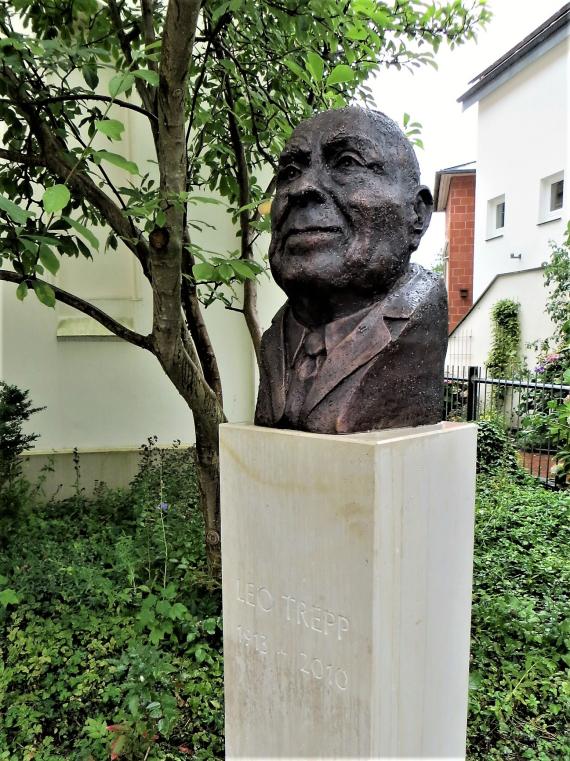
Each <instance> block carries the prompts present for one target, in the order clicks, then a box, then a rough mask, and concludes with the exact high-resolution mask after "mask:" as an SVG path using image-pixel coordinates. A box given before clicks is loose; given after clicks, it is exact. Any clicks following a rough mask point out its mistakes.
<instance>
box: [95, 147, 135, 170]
mask: <svg viewBox="0 0 570 761" xmlns="http://www.w3.org/2000/svg"><path fill="white" fill-rule="evenodd" d="M92 154H93V158H94V159H95V160H96V161H97V163H99V162H100V161H108V162H109V163H110V164H114V165H115V166H118V167H119V169H124V170H125V171H126V172H129V173H130V174H140V172H139V168H138V166H137V165H136V164H135V162H134V161H129V160H128V159H125V158H123V156H119V154H118V153H111V152H110V151H93V152H92Z"/></svg>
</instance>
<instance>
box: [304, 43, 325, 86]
mask: <svg viewBox="0 0 570 761" xmlns="http://www.w3.org/2000/svg"><path fill="white" fill-rule="evenodd" d="M307 69H308V71H309V72H310V74H311V76H312V78H313V79H314V80H315V82H320V81H321V80H322V78H323V72H324V70H325V62H324V61H323V59H322V58H321V57H320V55H319V54H318V53H315V52H314V51H313V50H309V52H308V53H307Z"/></svg>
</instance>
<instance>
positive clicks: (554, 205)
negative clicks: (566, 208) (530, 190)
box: [550, 180, 564, 211]
mask: <svg viewBox="0 0 570 761" xmlns="http://www.w3.org/2000/svg"><path fill="white" fill-rule="evenodd" d="M563 203H564V180H558V182H553V183H552V185H551V186H550V211H556V210H557V209H561V208H562V204H563Z"/></svg>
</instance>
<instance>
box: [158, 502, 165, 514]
mask: <svg viewBox="0 0 570 761" xmlns="http://www.w3.org/2000/svg"><path fill="white" fill-rule="evenodd" d="M156 509H157V510H162V512H163V513H167V512H168V502H161V503H160V505H157V506H156Z"/></svg>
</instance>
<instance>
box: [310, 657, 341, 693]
mask: <svg viewBox="0 0 570 761" xmlns="http://www.w3.org/2000/svg"><path fill="white" fill-rule="evenodd" d="M299 659H300V661H301V664H300V666H299V671H300V672H301V673H302V674H306V675H307V676H310V677H312V678H313V679H317V680H319V681H321V680H322V681H324V682H325V684H326V685H327V686H328V687H337V688H338V689H339V690H346V688H347V687H348V674H347V673H346V671H345V670H344V669H342V668H340V667H339V666H333V665H332V664H330V663H327V664H325V663H323V661H322V660H321V659H320V658H310V657H309V656H308V655H307V654H306V653H299Z"/></svg>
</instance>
